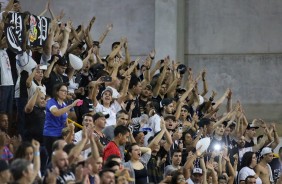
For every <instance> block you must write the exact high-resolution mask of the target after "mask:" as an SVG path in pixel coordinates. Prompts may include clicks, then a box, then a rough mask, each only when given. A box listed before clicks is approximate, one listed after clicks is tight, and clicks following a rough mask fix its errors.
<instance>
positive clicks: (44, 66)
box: [39, 65, 47, 70]
mask: <svg viewBox="0 0 282 184" xmlns="http://www.w3.org/2000/svg"><path fill="white" fill-rule="evenodd" d="M39 69H40V70H47V65H40V66H39Z"/></svg>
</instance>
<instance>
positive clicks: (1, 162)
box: [0, 160, 9, 172]
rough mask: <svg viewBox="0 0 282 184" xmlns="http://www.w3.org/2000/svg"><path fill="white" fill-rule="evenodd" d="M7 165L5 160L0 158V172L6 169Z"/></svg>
mask: <svg viewBox="0 0 282 184" xmlns="http://www.w3.org/2000/svg"><path fill="white" fill-rule="evenodd" d="M8 169H9V165H8V163H7V162H6V161H5V160H0V172H2V171H5V170H8Z"/></svg>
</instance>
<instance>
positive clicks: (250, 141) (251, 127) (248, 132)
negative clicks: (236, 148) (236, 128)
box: [244, 123, 259, 147]
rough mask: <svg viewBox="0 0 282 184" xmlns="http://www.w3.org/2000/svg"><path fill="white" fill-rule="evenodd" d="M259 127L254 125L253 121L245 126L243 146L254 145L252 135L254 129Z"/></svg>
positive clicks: (253, 134)
mask: <svg viewBox="0 0 282 184" xmlns="http://www.w3.org/2000/svg"><path fill="white" fill-rule="evenodd" d="M258 128H259V127H258V126H256V125H255V124H254V123H250V124H248V126H247V129H246V132H245V135H244V136H245V141H246V144H245V147H252V146H254V145H255V143H254V140H253V139H254V137H255V135H256V129H258Z"/></svg>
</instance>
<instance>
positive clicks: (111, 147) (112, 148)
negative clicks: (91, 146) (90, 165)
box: [103, 141, 121, 161]
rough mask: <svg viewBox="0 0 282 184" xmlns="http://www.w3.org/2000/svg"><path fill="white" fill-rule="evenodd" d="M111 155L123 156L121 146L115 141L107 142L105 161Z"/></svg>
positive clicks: (104, 154)
mask: <svg viewBox="0 0 282 184" xmlns="http://www.w3.org/2000/svg"><path fill="white" fill-rule="evenodd" d="M110 155H117V156H119V157H120V158H121V153H120V151H119V148H118V146H117V145H116V143H115V142H114V141H111V142H109V144H107V146H106V147H105V148H104V153H103V161H106V160H107V158H108V157H109V156H110Z"/></svg>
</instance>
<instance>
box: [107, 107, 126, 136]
mask: <svg viewBox="0 0 282 184" xmlns="http://www.w3.org/2000/svg"><path fill="white" fill-rule="evenodd" d="M116 116H117V117H116V119H117V124H116V125H110V126H107V127H105V128H104V129H103V133H104V134H105V135H106V137H107V139H109V140H112V139H113V138H114V130H115V127H117V126H119V125H123V126H127V124H128V121H129V116H128V114H127V112H126V111H125V110H120V111H118V112H117V114H116Z"/></svg>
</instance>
